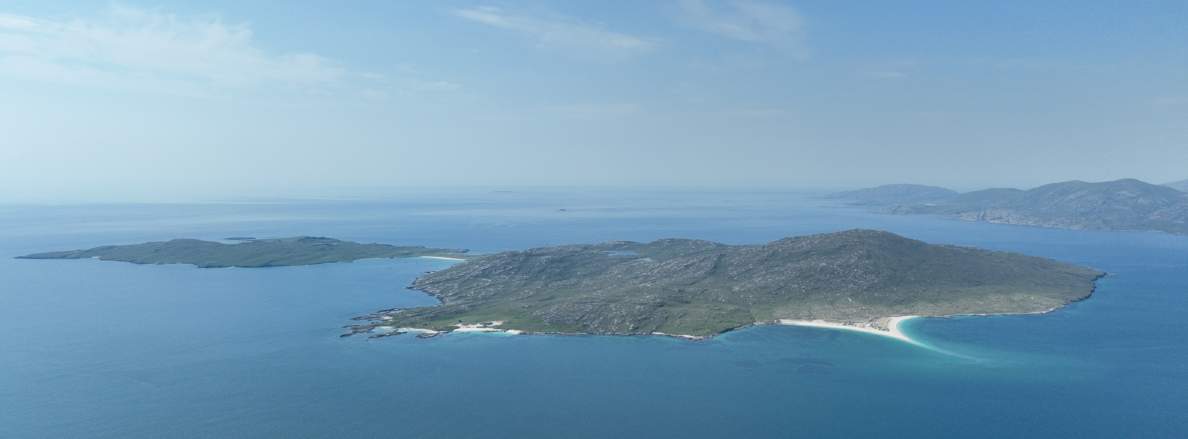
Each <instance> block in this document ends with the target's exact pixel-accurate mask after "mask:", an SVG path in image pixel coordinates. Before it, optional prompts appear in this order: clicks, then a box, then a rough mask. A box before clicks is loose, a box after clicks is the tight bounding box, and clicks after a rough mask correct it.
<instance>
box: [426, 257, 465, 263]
mask: <svg viewBox="0 0 1188 439" xmlns="http://www.w3.org/2000/svg"><path fill="white" fill-rule="evenodd" d="M420 257H422V258H425V259H437V260H442V261H458V262H461V261H465V259H462V258H451V257H449V256H420Z"/></svg>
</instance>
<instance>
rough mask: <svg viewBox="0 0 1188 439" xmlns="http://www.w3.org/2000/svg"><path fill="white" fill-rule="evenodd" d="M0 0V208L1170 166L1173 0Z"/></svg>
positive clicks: (1102, 172)
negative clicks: (3, 203)
mask: <svg viewBox="0 0 1188 439" xmlns="http://www.w3.org/2000/svg"><path fill="white" fill-rule="evenodd" d="M872 3H873V4H862V5H859V4H855V3H852V2H836V1H792V2H777V1H759V0H739V1H720V2H711V1H696V0H689V1H682V0H672V1H655V2H637V1H600V2H585V1H583V2H579V1H566V2H545V1H525V2H471V1H439V2H386V1H370V2H369V1H354V2H349V3H343V4H345V5H346V6H343V4H338V3H335V4H331V3H327V2H293V1H255V2H229V1H209V2H192V3H190V2H153V3H139V2H124V3H111V2H86V1H71V2H53V1H15V2H14V1H8V2H5V3H3V4H0V100H2V101H3V104H0V131H2V132H4V133H5V134H4V136H3V138H2V139H0V200H8V201H12V200H15V201H36V200H175V199H193V198H211V197H216V198H226V197H234V196H273V195H276V196H302V195H310V196H314V195H322V194H331V193H337V194H341V193H349V192H350V191H351V190H353V189H358V188H388V187H392V188H395V187H414V188H415V187H432V186H436V185H461V186H524V185H545V186H607V185H612V186H677V187H805V186H811V187H825V186H860V185H868V184H880V183H888V182H918V183H930V184H941V185H949V186H954V187H957V188H975V187H982V186H1020V187H1027V186H1032V185H1037V184H1041V183H1045V182H1050V181H1055V180H1067V179H1083V180H1104V179H1113V178H1121V177H1138V178H1142V179H1147V180H1151V181H1154V182H1164V181H1170V180H1178V179H1182V178H1188V167H1186V166H1184V165H1185V164H1188V123H1185V121H1186V120H1188V27H1186V26H1185V24H1184V23H1185V19H1188V2H1185V1H1164V2H1160V1H1149V2H1092V1H1088V2H1087V1H1078V2H1059V1H1046V2H1034V1H1018V2H1015V1H1003V2H941V1H937V2H913V1H904V2H872Z"/></svg>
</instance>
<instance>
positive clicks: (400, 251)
mask: <svg viewBox="0 0 1188 439" xmlns="http://www.w3.org/2000/svg"><path fill="white" fill-rule="evenodd" d="M229 239H230V238H229ZM239 241H242V242H237V243H234V244H224V243H221V242H214V241H202V240H197V239H174V240H170V241H158V242H146V243H143V244H132V245H107V246H102V247H95V248H92V249H87V250H70V251H59V252H49V253H36V254H31V255H25V256H19V257H18V258H20V259H86V258H96V259H100V260H104V261H123V262H131V263H134V264H190V265H195V266H198V267H200V268H219V267H250V268H256V267H282V266H290V265H313V264H325V263H331V262H350V261H355V260H358V259H366V258H409V257H418V256H420V257H438V258H451V259H461V258H464V257H465V253H466V250H450V249H440V248H429V247H420V246H394V245H387V244H360V243H357V242H350V241H340V240H337V239H332V238H320V237H310V236H302V237H294V238H279V239H240V240H239Z"/></svg>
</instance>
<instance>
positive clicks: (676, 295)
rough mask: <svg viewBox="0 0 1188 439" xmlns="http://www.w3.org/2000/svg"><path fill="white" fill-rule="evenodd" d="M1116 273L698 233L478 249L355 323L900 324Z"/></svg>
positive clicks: (1070, 295)
mask: <svg viewBox="0 0 1188 439" xmlns="http://www.w3.org/2000/svg"><path fill="white" fill-rule="evenodd" d="M1102 275H1103V273H1101V272H1099V271H1097V270H1093V269H1090V268H1085V267H1080V266H1075V265H1070V264H1067V263H1062V262H1057V261H1054V260H1051V259H1045V258H1039V257H1033V256H1025V255H1021V254H1016V253H1006V252H995V251H988V250H981V249H975V248H968V247H958V246H951V245H934V244H928V243H925V242H922V241H917V240H913V239H908V238H905V237H902V236H899V235H895V234H892V233H889V232H883V231H875V230H849V231H843V232H836V233H827V234H819V235H810V236H800V237H793V238H786V239H781V240H778V241H774V242H770V243H767V244H762V245H728V244H721V243H716V242H710V241H701V240H692V239H663V240H658V241H654V242H650V243H639V242H628V241H616V242H607V243H602V244H586V245H563V246H557V247H546V248H536V249H530V250H524V251H509V252H503V253H496V254H490V255H485V256H478V257H474V258H471V259H468V260H466V261H465V262H462V263H458V264H455V265H453V266H451V267H449V268H446V269H444V270H440V271H436V272H431V273H429V274H426V275H423V276H421V277H420V278H418V279H416V280H415V281H414V282H413V283H412V285H411V286H410V287H409V288H412V289H415V290H420V291H423V292H426V293H428V294H430V295H432V296H434V297H436V298H437V299H439V300H440V302H441V303H440V305H437V306H429V307H418V308H405V309H389V310H383V311H379V312H376V313H373V314H371V315H367V316H362V317H359V318H358V320H359V321H361V322H363V323H359V324H355V325H351V326H348V332H347V333H345V334H343V336H350V335H353V334H369V335H370V336H372V337H382V336H389V335H396V334H403V333H417V334H420V335H421V336H433V335H437V334H441V333H445V332H459V331H461V332H469V331H481V332H494V331H505V332H511V333H559V334H605V335H671V336H680V337H687V338H703V337H708V336H713V335H715V334H720V333H723V332H727V331H731V330H734V329H737V328H741V327H746V326H750V325H755V324H771V323H777V324H778V323H782V324H800V325H811V326H833V327H841V328H855V329H862V330H867V331H871V332H877V333H884V334H889V335H895V334H897V331H896V327H895V325H896V324H897V323H898V322H899V321H901V320H902V319H903V318H904V317H905V316H952V315H960V314H1018V313H1043V312H1048V311H1051V310H1054V309H1056V308H1059V307H1061V306H1064V305H1066V304H1068V303H1070V302H1074V301H1077V300H1081V299H1084V298H1086V297H1088V296H1089V295H1090V294H1091V293H1092V292H1093V289H1094V283H1095V280H1096V279H1098V278H1099V277H1101V276H1102Z"/></svg>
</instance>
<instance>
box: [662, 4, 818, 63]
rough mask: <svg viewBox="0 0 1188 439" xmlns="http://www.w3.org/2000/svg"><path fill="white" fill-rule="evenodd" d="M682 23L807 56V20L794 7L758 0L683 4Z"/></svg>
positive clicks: (734, 38)
mask: <svg viewBox="0 0 1188 439" xmlns="http://www.w3.org/2000/svg"><path fill="white" fill-rule="evenodd" d="M680 19H681V21H682V22H684V23H685V24H686V25H688V26H690V27H693V28H695V29H698V30H702V31H705V32H709V33H712V34H716V35H719V36H721V37H724V38H729V39H732V40H737V41H744V42H749V43H759V44H769V45H773V46H779V47H784V48H787V49H790V50H793V51H795V52H796V53H798V54H801V55H807V53H808V52H807V49H806V48H805V46H804V19H803V18H802V17H801V16H800V13H798V12H797V11H796V10H795V9H793V8H792V7H790V6H786V5H781V4H776V3H768V2H762V1H756V0H731V1H727V2H721V3H719V2H712V3H710V2H706V1H704V0H681V1H680Z"/></svg>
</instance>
